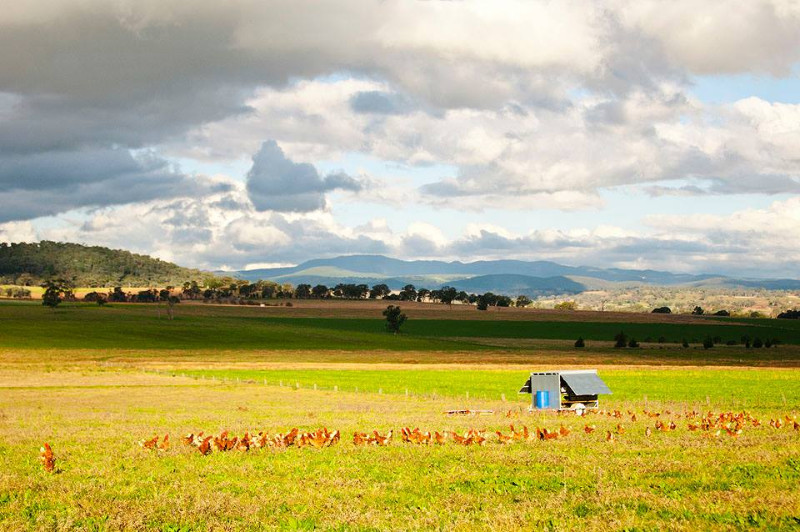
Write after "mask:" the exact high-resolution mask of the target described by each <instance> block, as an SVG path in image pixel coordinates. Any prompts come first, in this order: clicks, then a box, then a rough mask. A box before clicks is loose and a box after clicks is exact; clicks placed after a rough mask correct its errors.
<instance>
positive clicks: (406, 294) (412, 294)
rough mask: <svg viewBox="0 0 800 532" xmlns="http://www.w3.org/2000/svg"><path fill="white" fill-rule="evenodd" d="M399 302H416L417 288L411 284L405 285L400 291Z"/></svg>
mask: <svg viewBox="0 0 800 532" xmlns="http://www.w3.org/2000/svg"><path fill="white" fill-rule="evenodd" d="M400 300H401V301H416V300H417V288H416V287H415V286H414V285H413V284H407V285H405V286H404V287H403V289H402V290H400Z"/></svg>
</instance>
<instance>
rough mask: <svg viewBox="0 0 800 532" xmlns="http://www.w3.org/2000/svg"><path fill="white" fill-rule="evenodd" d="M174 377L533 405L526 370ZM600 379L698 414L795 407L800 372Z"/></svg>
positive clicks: (660, 373)
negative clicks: (523, 389)
mask: <svg viewBox="0 0 800 532" xmlns="http://www.w3.org/2000/svg"><path fill="white" fill-rule="evenodd" d="M177 373H181V374H185V375H188V376H193V377H198V378H202V379H212V378H213V379H215V380H220V381H227V382H238V383H251V384H267V385H272V386H284V387H288V388H296V389H300V390H302V389H313V388H314V386H316V387H317V389H320V390H322V389H324V390H333V389H335V388H336V389H338V390H339V391H342V392H356V391H357V392H367V393H377V392H381V393H384V394H398V395H404V394H406V393H408V394H409V395H413V396H425V397H436V396H439V397H449V398H453V399H458V401H459V403H458V405H460V406H462V407H463V406H465V405H467V404H468V403H469V401H468V399H470V400H478V399H490V400H499V399H501V397H502V396H505V397H506V399H507V400H508V401H510V402H511V403H515V402H525V403H529V402H530V395H527V394H522V395H519V394H517V391H518V390H519V388H520V387H521V386H522V385H523V384H524V383H525V380H526V379H527V378H528V374H529V372H526V371H524V370H513V371H512V370H471V369H470V370H461V369H447V370H439V369H436V370H427V369H410V370H398V369H390V370H361V369H358V370H347V369H335V370H330V369H298V370H283V369H281V370H195V371H180V372H177ZM599 374H600V376H601V377H602V378H603V379H604V380H605V382H606V383H607V384H608V385H609V387H610V388H611V389H612V391H613V392H614V393H613V395H611V396H607V397H603V398H602V399H603V402H604V403H608V404H621V403H636V402H639V403H640V404H644V402H645V401H650V402H653V401H658V402H679V403H680V402H684V403H686V404H691V405H700V406H701V407H705V406H710V407H716V408H755V409H763V408H767V409H776V408H788V409H798V408H800V370H748V369H661V368H660V369H641V370H639V369H636V370H619V369H607V370H603V369H602V368H601V369H600V371H599Z"/></svg>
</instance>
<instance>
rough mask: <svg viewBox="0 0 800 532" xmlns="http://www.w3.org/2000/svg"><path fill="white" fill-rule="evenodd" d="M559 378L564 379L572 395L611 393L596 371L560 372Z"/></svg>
mask: <svg viewBox="0 0 800 532" xmlns="http://www.w3.org/2000/svg"><path fill="white" fill-rule="evenodd" d="M561 380H563V381H564V383H565V384H566V385H567V386H568V387H569V389H570V390H571V391H572V393H573V394H574V395H600V394H610V393H611V390H610V389H609V388H608V386H606V383H604V382H603V380H602V379H601V378H600V377H598V376H597V373H588V372H587V373H562V374H561Z"/></svg>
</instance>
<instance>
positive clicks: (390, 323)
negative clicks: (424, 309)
mask: <svg viewBox="0 0 800 532" xmlns="http://www.w3.org/2000/svg"><path fill="white" fill-rule="evenodd" d="M383 315H384V317H385V318H386V328H387V329H388V330H390V331H391V332H392V333H394V334H397V333H399V332H400V327H402V326H403V324H404V323H405V322H406V320H407V319H408V316H406V315H405V314H404V313H403V312H402V311H401V310H400V307H399V306H397V307H396V306H394V305H389V306H388V307H386V310H384V311H383Z"/></svg>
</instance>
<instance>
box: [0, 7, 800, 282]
mask: <svg viewBox="0 0 800 532" xmlns="http://www.w3.org/2000/svg"><path fill="white" fill-rule="evenodd" d="M0 205H1V206H2V207H1V208H0V241H8V242H23V241H24V242H33V241H38V240H43V239H47V240H57V241H69V242H78V243H84V244H90V245H103V246H109V247H113V248H122V249H128V250H131V251H134V252H139V253H147V254H151V255H153V256H157V257H159V258H162V259H165V260H170V261H174V262H176V263H178V264H181V265H184V266H190V267H197V268H204V269H248V268H254V267H263V266H274V265H291V264H297V263H300V262H302V261H304V260H308V259H312V258H321V257H332V256H338V255H347V254H383V255H388V256H392V257H397V258H402V259H441V260H448V261H450V260H461V261H473V260H486V259H506V258H513V259H523V260H554V261H557V262H560V263H563V264H569V265H589V266H598V267H619V268H653V269H660V270H669V271H674V272H688V273H719V274H726V275H734V276H741V277H791V278H798V277H799V276H800V274H798V270H797V264H798V263H800V236H798V235H800V3H798V2H797V1H796V0H764V1H761V0H750V1H748V2H738V1H737V2H733V1H716V0H708V1H705V2H696V1H685V0H674V1H671V2H667V3H665V2H660V1H650V0H609V1H606V2H597V1H590V0H587V1H570V0H564V1H491V2H489V1H485V2H477V1H475V2H473V1H466V0H465V1H435V0H428V1H410V0H409V1H395V0H381V1H374V2H373V1H368V0H358V1H350V0H335V1H326V0H321V1H315V2H307V1H303V0H286V1H283V0H276V1H269V2H265V1H263V0H231V1H228V2H216V1H208V0H194V1H192V2H183V1H181V2H178V1H174V0H136V1H128V0H116V1H113V2H108V1H107V0H53V1H49V2H18V3H15V4H11V5H8V6H5V7H4V8H3V13H2V15H0Z"/></svg>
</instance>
